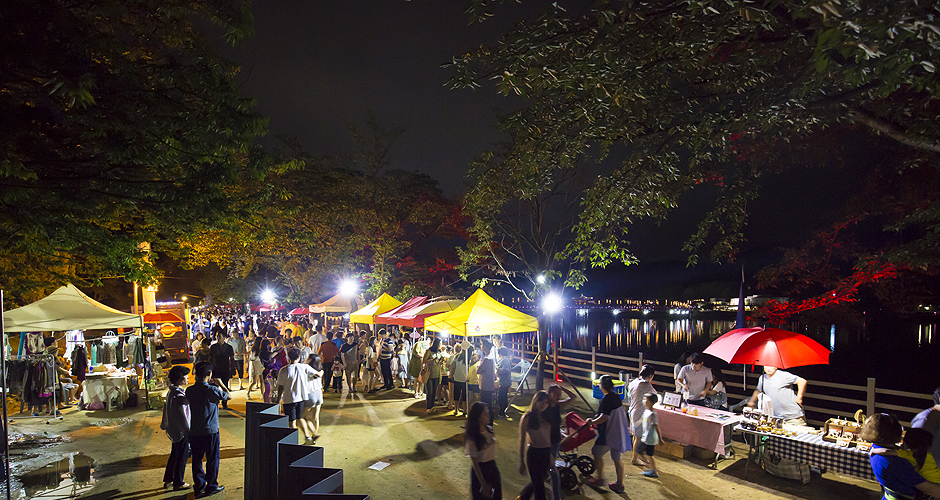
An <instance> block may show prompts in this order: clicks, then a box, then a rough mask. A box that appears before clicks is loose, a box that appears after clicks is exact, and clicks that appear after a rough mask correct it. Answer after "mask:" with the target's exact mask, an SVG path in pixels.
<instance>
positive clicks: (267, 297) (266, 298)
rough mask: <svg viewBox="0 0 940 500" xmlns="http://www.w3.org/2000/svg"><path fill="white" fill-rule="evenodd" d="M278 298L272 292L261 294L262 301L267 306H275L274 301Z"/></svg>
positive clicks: (267, 291) (266, 291)
mask: <svg viewBox="0 0 940 500" xmlns="http://www.w3.org/2000/svg"><path fill="white" fill-rule="evenodd" d="M276 298H277V295H274V292H273V291H272V290H265V291H263V292H261V301H262V302H264V303H265V304H273V303H274V299H276Z"/></svg>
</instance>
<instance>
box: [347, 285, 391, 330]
mask: <svg viewBox="0 0 940 500" xmlns="http://www.w3.org/2000/svg"><path fill="white" fill-rule="evenodd" d="M400 305H401V302H399V301H398V299H396V298H395V297H392V296H391V295H389V294H387V293H383V294H382V295H380V296H379V298H377V299H375V300H373V301H372V302H370V303H369V304H368V305H367V306H365V307H363V308H362V309H360V310H358V311H356V312H354V313H350V315H349V322H350V323H365V324H367V325H374V324H375V317H376V316H378V315H379V314H382V313H384V312H386V311H391V310H392V309H395V308H396V307H398V306H400Z"/></svg>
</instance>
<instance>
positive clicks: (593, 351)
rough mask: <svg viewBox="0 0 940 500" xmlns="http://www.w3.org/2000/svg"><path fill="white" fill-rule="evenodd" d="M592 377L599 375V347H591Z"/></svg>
mask: <svg viewBox="0 0 940 500" xmlns="http://www.w3.org/2000/svg"><path fill="white" fill-rule="evenodd" d="M591 375H592V376H596V375H597V347H593V346H592V347H591ZM593 383H594V380H593V379H592V380H591V384H593Z"/></svg>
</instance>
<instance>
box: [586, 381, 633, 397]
mask: <svg viewBox="0 0 940 500" xmlns="http://www.w3.org/2000/svg"><path fill="white" fill-rule="evenodd" d="M593 385H594V399H604V393H603V392H601V379H595V380H594V384H593ZM614 392H616V393H617V395H618V396H620V400H621V401H623V398H624V397H625V396H626V394H627V384H626V383H624V381H623V380H617V379H614Z"/></svg>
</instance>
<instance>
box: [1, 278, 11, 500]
mask: <svg viewBox="0 0 940 500" xmlns="http://www.w3.org/2000/svg"><path fill="white" fill-rule="evenodd" d="M3 309H4V297H3V290H0V335H3V336H4V338H3V339H2V342H0V375H2V376H3V380H0V383H2V384H3V385H2V387H3V469H4V473H5V474H4V477H6V478H7V480H6V481H4V483H6V492H7V500H10V483H11V482H12V481H11V480H10V434H9V431H8V430H7V429H8V427H9V426H10V419H9V418H7V389H8V388H7V381H6V373H7V353H6V343H7V342H6V334H7V332H6V329H5V325H4V324H3V314H2V313H3Z"/></svg>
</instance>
